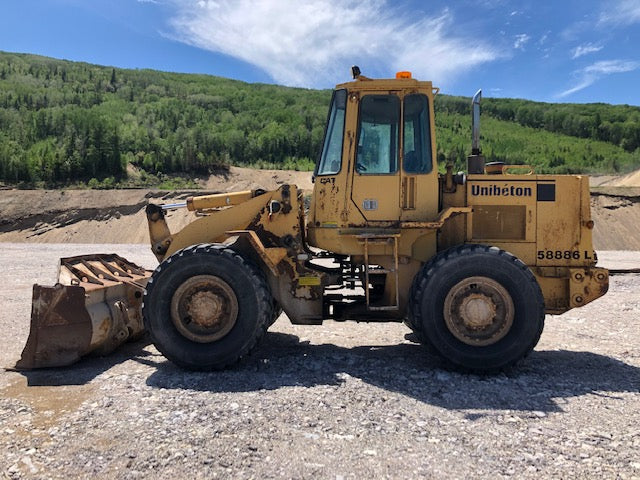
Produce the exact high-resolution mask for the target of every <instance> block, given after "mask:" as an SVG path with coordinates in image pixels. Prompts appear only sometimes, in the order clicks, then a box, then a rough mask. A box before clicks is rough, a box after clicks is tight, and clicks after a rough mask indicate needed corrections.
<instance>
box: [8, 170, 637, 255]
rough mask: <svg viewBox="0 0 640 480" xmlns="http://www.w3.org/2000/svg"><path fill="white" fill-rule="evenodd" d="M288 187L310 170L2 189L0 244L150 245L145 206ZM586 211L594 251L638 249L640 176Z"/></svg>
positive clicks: (595, 196)
mask: <svg viewBox="0 0 640 480" xmlns="http://www.w3.org/2000/svg"><path fill="white" fill-rule="evenodd" d="M285 183H290V184H296V185H298V186H299V187H300V188H303V189H305V190H310V189H311V188H312V184H311V174H310V173H309V172H292V171H277V170H251V169H243V168H237V167H232V168H231V169H230V171H229V172H228V173H227V174H224V175H215V176H211V177H210V178H209V179H207V180H203V181H202V182H201V185H202V188H203V190H201V191H197V192H166V191H162V192H161V191H149V190H108V191H107V190H57V191H38V190H3V191H0V242H34V243H147V242H148V232H147V221H146V218H145V213H144V207H145V205H146V204H147V202H149V201H153V202H158V203H160V202H174V201H180V200H184V199H185V198H186V197H187V196H189V195H191V194H194V193H195V194H202V193H203V192H211V193H212V192H227V191H239V190H249V189H255V188H264V189H275V188H277V187H278V186H279V185H282V184H285ZM592 185H593V192H592V196H591V212H592V216H593V219H594V221H595V228H594V232H593V239H594V245H595V247H596V249H598V250H640V174H631V175H627V176H625V177H618V178H617V179H616V178H614V177H606V178H602V177H600V178H598V177H595V178H594V179H593V180H592ZM193 219H194V217H193V214H191V213H190V212H187V211H186V210H184V209H181V210H176V211H173V212H171V213H170V214H169V217H168V222H169V226H170V227H171V228H172V230H177V229H180V228H182V227H184V226H185V225H186V224H188V223H189V222H190V221H192V220H193Z"/></svg>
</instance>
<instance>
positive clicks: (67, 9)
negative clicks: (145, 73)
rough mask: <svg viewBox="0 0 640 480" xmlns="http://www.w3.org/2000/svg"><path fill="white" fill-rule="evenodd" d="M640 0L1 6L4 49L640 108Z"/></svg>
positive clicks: (306, 81) (216, 0)
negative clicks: (416, 82) (354, 73)
mask: <svg viewBox="0 0 640 480" xmlns="http://www.w3.org/2000/svg"><path fill="white" fill-rule="evenodd" d="M639 47H640V0H608V1H596V0H556V1H547V0H538V1H534V0H531V1H529V0H522V1H507V0H477V1H471V0H458V1H456V0H453V1H452V0H449V1H440V0H433V1H431V0H422V1H418V0H309V1H304V0H299V1H296V0H0V50H4V51H10V52H24V53H35V54H40V55H46V56H51V57H55V58H65V59H69V60H77V61H85V62H90V63H97V64H101V65H113V66H117V67H123V68H154V69H158V70H166V71H175V72H195V73H208V74H213V75H219V76H223V77H228V78H235V79H239V80H243V81H247V82H267V83H278V84H282V85H290V86H300V87H309V88H331V87H333V85H334V84H336V83H340V82H343V81H347V80H349V69H350V66H351V65H353V64H357V65H359V66H360V68H361V70H362V72H363V74H365V75H367V76H371V77H391V76H393V75H394V74H395V72H396V71H398V70H410V71H412V72H413V73H414V77H416V78H419V79H423V80H432V81H433V82H434V84H435V85H437V86H439V87H440V88H441V91H442V92H444V93H449V94H454V95H467V96H469V95H472V94H473V93H474V92H475V90H477V89H478V88H482V89H483V92H484V94H485V96H491V97H516V98H527V99H531V100H540V101H548V102H606V103H627V104H632V105H640V48H639Z"/></svg>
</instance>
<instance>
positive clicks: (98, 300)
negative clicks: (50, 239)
mask: <svg viewBox="0 0 640 480" xmlns="http://www.w3.org/2000/svg"><path fill="white" fill-rule="evenodd" d="M150 274H151V272H150V271H148V270H144V269H143V268H141V267H139V266H137V265H135V264H134V263H131V262H129V261H128V260H126V259H124V258H122V257H119V256H118V255H115V254H107V255H104V254H101V255H83V256H78V257H71V258H62V259H61V260H60V269H59V272H58V283H57V284H56V285H54V286H53V287H46V286H41V285H34V286H33V298H32V304H31V328H30V331H29V338H28V339H27V343H26V345H25V347H24V350H23V352H22V356H21V358H20V360H19V361H18V362H17V363H16V368H17V369H32V368H42V367H61V366H66V365H71V364H73V363H75V362H77V361H78V360H79V359H80V357H82V356H84V355H87V354H89V353H94V354H99V355H106V354H108V353H110V352H111V351H113V350H114V349H115V348H117V347H118V346H119V345H121V344H122V343H124V342H126V341H129V340H135V339H138V338H140V336H142V334H143V333H144V324H143V320H142V311H141V309H142V294H143V292H144V287H145V285H146V283H147V280H148V278H149V276H150Z"/></svg>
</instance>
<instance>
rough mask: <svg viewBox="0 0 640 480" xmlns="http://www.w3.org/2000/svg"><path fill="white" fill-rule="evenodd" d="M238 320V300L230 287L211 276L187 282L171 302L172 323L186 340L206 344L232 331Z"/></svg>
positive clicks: (197, 277) (198, 277)
mask: <svg viewBox="0 0 640 480" xmlns="http://www.w3.org/2000/svg"><path fill="white" fill-rule="evenodd" d="M237 318H238V299H237V297H236V294H235V292H234V291H233V290H232V289H231V287H230V286H229V284H227V283H226V282H225V281H224V280H222V279H221V278H219V277H216V276H214V275H196V276H194V277H191V278H189V279H188V280H187V281H185V282H184V283H183V284H182V285H180V286H179V287H178V289H177V290H176V291H175V293H174V294H173V297H172V298H171V320H172V321H173V324H174V325H175V327H176V328H177V329H178V331H179V332H180V333H181V334H182V335H184V336H185V337H186V338H188V339H189V340H193V341H194V342H198V343H209V342H214V341H216V340H219V339H220V338H222V337H224V336H225V335H226V334H227V333H229V332H230V331H231V329H232V328H233V326H234V325H235V324H236V320H237Z"/></svg>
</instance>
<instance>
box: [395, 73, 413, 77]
mask: <svg viewBox="0 0 640 480" xmlns="http://www.w3.org/2000/svg"><path fill="white" fill-rule="evenodd" d="M396 78H411V72H397V73H396Z"/></svg>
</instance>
